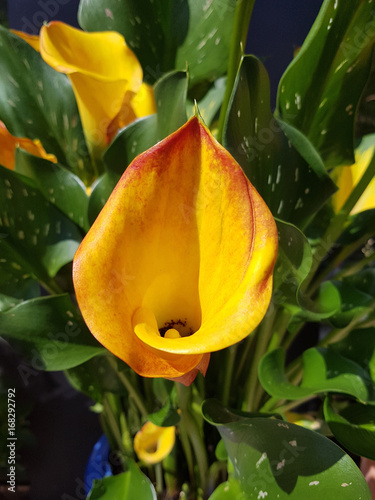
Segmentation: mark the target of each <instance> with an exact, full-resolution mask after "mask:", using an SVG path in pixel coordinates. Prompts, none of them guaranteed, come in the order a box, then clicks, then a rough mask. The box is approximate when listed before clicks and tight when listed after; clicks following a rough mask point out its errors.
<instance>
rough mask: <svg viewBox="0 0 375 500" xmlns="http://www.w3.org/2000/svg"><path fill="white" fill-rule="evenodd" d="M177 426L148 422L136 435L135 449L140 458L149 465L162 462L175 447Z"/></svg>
mask: <svg viewBox="0 0 375 500" xmlns="http://www.w3.org/2000/svg"><path fill="white" fill-rule="evenodd" d="M175 434H176V432H175V427H159V426H157V425H155V424H153V423H152V422H146V423H145V424H144V426H143V427H142V429H141V430H140V431H138V432H137V434H136V435H135V437H134V451H135V452H136V454H137V456H138V458H139V460H141V461H142V462H144V463H145V464H147V465H152V464H156V463H158V462H161V461H162V460H163V459H164V458H165V457H167V456H168V455H169V454H170V452H171V451H172V449H173V446H174V443H175V439H176V437H175Z"/></svg>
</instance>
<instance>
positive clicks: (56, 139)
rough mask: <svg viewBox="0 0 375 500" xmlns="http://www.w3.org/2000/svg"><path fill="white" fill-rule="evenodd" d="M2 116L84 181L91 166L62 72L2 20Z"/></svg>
mask: <svg viewBox="0 0 375 500" xmlns="http://www.w3.org/2000/svg"><path fill="white" fill-rule="evenodd" d="M0 120H2V121H3V122H4V123H5V125H6V126H7V128H8V129H9V131H10V132H11V133H12V134H13V135H16V136H18V137H27V138H29V139H39V140H40V141H41V142H42V145H43V147H44V149H45V150H46V151H47V153H53V154H54V155H56V157H57V159H58V161H59V162H60V163H62V164H63V165H66V166H69V167H70V168H71V169H72V171H73V172H74V173H75V174H76V175H78V176H79V177H81V178H82V179H83V180H84V181H85V182H88V183H89V182H90V181H91V179H92V178H93V175H94V171H93V166H92V164H91V161H90V159H89V156H88V151H87V147H86V142H85V138H84V135H83V130H82V126H81V121H80V118H79V114H78V108H77V104H76V101H75V97H74V94H73V90H72V87H71V84H70V82H69V80H68V78H67V77H66V75H63V74H61V73H58V72H57V71H55V70H54V69H52V68H51V67H50V66H48V64H46V63H45V62H44V61H43V59H42V58H41V56H40V54H39V53H38V52H36V51H35V50H34V49H33V48H32V47H31V46H30V45H29V44H28V43H26V42H25V41H24V40H22V39H21V38H20V37H18V36H16V35H14V34H13V33H11V32H10V31H8V30H6V29H5V28H2V27H1V26H0Z"/></svg>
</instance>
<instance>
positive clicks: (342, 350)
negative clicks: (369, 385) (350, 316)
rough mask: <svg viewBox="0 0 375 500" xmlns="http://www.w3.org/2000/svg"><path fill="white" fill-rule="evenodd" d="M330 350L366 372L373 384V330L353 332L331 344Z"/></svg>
mask: <svg viewBox="0 0 375 500" xmlns="http://www.w3.org/2000/svg"><path fill="white" fill-rule="evenodd" d="M330 349H332V350H333V351H335V352H337V353H338V354H340V355H341V356H344V357H346V358H348V359H350V360H352V361H354V362H355V363H357V364H358V365H359V366H361V367H362V368H363V369H364V370H366V371H368V372H369V377H370V378H371V379H372V380H373V382H375V328H361V329H359V330H353V331H351V332H350V333H349V334H348V335H347V336H346V337H345V338H344V339H343V340H341V341H340V342H336V343H335V344H332V345H331V346H330Z"/></svg>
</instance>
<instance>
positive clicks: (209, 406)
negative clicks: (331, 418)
mask: <svg viewBox="0 0 375 500" xmlns="http://www.w3.org/2000/svg"><path fill="white" fill-rule="evenodd" d="M202 412H203V415H204V417H205V419H206V420H207V421H208V422H209V423H210V424H212V425H214V426H215V427H217V429H218V431H219V433H220V435H221V437H222V439H223V440H224V444H225V447H226V449H227V451H228V455H229V458H230V460H231V463H232V465H233V478H234V480H235V481H236V483H237V484H235V485H233V486H230V489H231V490H234V492H235V491H236V490H238V488H237V486H238V485H239V486H240V488H239V490H240V492H241V496H236V497H234V496H230V495H229V494H228V495H227V496H224V495H223V497H219V496H216V497H215V496H213V498H214V499H215V500H216V498H217V499H218V498H223V499H224V498H225V499H228V500H230V499H232V498H241V500H252V499H256V500H259V499H265V498H270V499H271V498H275V499H281V500H301V498H303V499H306V500H320V499H322V498H327V499H328V498H340V499H347V500H370V499H371V494H370V490H369V488H368V486H367V483H366V481H365V479H364V477H363V475H362V473H361V472H360V470H359V469H358V468H357V466H356V465H355V463H354V462H353V461H352V459H351V458H350V457H349V456H348V455H347V454H346V453H345V452H344V451H343V450H342V449H341V448H339V447H338V446H337V445H336V444H334V443H333V442H332V441H330V440H329V439H327V438H326V437H324V436H322V435H320V434H318V433H316V432H314V431H311V430H308V429H305V428H303V427H301V426H299V425H294V424H290V423H286V422H281V421H280V420H274V419H270V418H259V417H255V418H246V417H242V418H241V417H239V416H238V415H237V414H233V413H231V411H230V410H228V409H227V408H225V407H223V406H222V405H221V404H220V403H219V402H218V401H216V400H206V401H205V402H204V403H203V406H202ZM229 483H230V480H229ZM222 491H225V487H222Z"/></svg>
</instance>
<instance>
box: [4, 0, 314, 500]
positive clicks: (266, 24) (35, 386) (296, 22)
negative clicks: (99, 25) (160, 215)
mask: <svg viewBox="0 0 375 500" xmlns="http://www.w3.org/2000/svg"><path fill="white" fill-rule="evenodd" d="M196 1H201V0H196ZM78 4H79V0H8V2H6V1H5V0H0V22H1V21H2V20H4V18H5V17H4V16H5V11H6V7H7V16H8V23H9V27H10V28H14V29H18V30H23V31H26V32H28V33H34V34H37V33H38V32H39V29H40V26H41V25H42V23H43V21H45V20H46V21H50V20H52V19H58V20H62V21H64V22H67V23H69V24H71V25H76V26H77V21H76V16H77V9H78ZM321 4H322V0H304V1H301V0H283V1H280V0H258V1H257V2H256V3H255V7H254V12H253V17H252V20H251V25H250V32H249V37H248V43H247V52H248V53H252V54H255V55H257V56H258V57H259V58H261V59H262V61H263V62H264V64H265V66H266V68H267V70H268V72H269V74H270V79H271V92H272V98H273V102H274V100H275V95H276V89H277V82H278V81H279V79H280V77H281V75H282V73H283V72H284V70H285V68H286V67H287V65H288V64H289V62H290V61H291V59H292V57H293V52H294V50H295V49H296V48H297V47H299V46H300V45H301V44H302V42H303V40H304V38H305V36H306V34H307V33H308V31H309V29H310V27H311V25H312V23H313V21H314V19H315V17H316V15H317V13H318V11H319V8H320V6H321ZM23 367H24V365H23V364H22V362H21V360H19V359H18V358H17V357H16V356H15V355H14V354H13V351H12V350H11V349H10V348H9V347H8V346H7V344H6V343H4V342H1V341H0V377H3V378H4V375H6V376H7V377H8V380H9V383H8V387H13V386H14V385H16V388H17V400H16V401H17V411H20V412H21V413H24V414H25V418H24V429H23V431H22V433H23V434H24V436H23V437H24V443H25V445H24V447H23V448H22V450H21V454H20V461H21V464H22V465H23V466H24V468H25V470H24V472H23V473H20V475H19V476H17V480H21V479H23V480H24V482H25V484H27V483H29V482H30V483H31V489H30V492H29V496H26V494H25V496H23V495H22V494H12V493H11V494H10V496H5V492H3V493H1V490H0V500H2V498H4V499H5V498H11V499H12V500H18V499H21V498H25V499H26V498H28V499H29V500H73V499H75V500H80V499H84V498H85V497H84V494H83V490H82V484H83V479H84V469H85V465H86V462H87V459H88V457H89V454H90V450H91V449H92V447H93V445H94V443H95V442H96V440H97V439H98V438H99V436H100V434H101V430H100V426H99V423H98V418H97V415H95V414H94V413H93V412H92V411H91V410H90V405H91V401H89V400H88V399H87V398H85V397H84V396H83V395H81V394H78V393H77V392H75V391H74V390H73V389H72V388H71V387H70V386H69V384H68V383H67V382H66V380H65V378H64V375H63V374H62V373H44V372H40V373H38V374H35V373H33V375H32V376H30V377H28V378H27V383H26V384H25V376H24V377H23V379H22V377H21V376H20V369H21V371H22V369H23ZM26 373H27V372H26ZM0 388H1V385H0ZM2 419H4V420H5V416H4V417H2ZM20 432H21V431H20Z"/></svg>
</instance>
